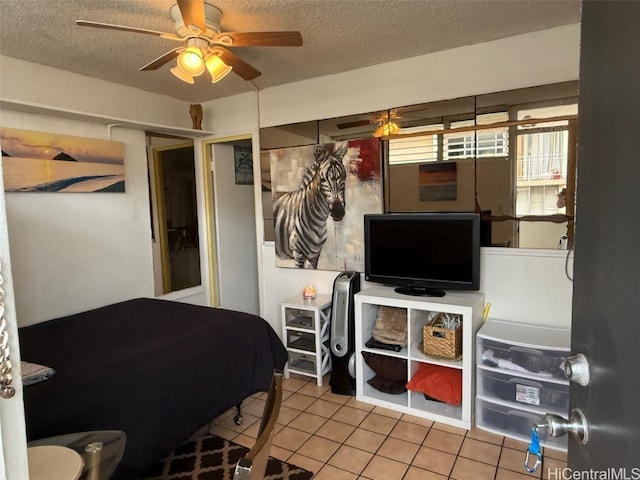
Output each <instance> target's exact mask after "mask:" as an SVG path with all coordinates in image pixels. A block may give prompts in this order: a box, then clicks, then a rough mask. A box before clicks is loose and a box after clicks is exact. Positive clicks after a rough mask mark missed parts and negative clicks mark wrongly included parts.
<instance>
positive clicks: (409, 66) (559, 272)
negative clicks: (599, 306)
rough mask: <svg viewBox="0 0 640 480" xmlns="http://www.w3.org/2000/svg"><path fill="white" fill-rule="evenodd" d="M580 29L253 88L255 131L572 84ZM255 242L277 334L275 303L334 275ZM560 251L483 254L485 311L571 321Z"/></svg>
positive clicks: (266, 311) (265, 307)
mask: <svg viewBox="0 0 640 480" xmlns="http://www.w3.org/2000/svg"><path fill="white" fill-rule="evenodd" d="M579 34H580V28H579V25H577V24H575V25H569V26H565V27H560V28H554V29H550V30H545V31H541V32H535V33H531V34H526V35H519V36H516V37H511V38H508V39H502V40H496V41H492V42H487V43H484V44H479V45H472V46H467V47H461V48H457V49H453V50H448V51H445V52H438V53H435V54H431V55H424V56H420V57H414V58H410V59H405V60H399V61H396V62H392V63H388V64H384V65H377V66H373V67H367V68H362V69H358V70H352V71H349V72H345V73H341V74H337V75H330V76H327V77H322V78H315V79H310V80H305V81H302V82H296V83H291V84H287V85H282V86H279V87H273V88H269V89H266V90H264V91H261V92H260V93H259V102H260V105H259V116H260V127H271V126H277V125H284V124H288V123H293V122H305V121H309V120H314V119H324V118H331V117H336V116H341V115H350V114H355V113H362V112H369V111H374V110H379V109H383V108H390V107H399V106H404V105H412V104H416V103H422V102H429V101H436V100H443V99H450V98H457V97H461V96H466V95H474V94H482V93H489V92H496V91H501V90H510V89H515V88H522V87H527V86H535V85H544V84H549V83H555V82H561V81H568V80H576V79H577V78H578V66H579V55H580V45H579V36H580V35H579ZM260 201H261V199H260ZM257 211H258V212H260V211H261V209H258V210H257ZM259 248H260V251H261V255H260V256H261V257H262V265H261V267H262V273H261V282H260V285H261V289H262V291H261V299H262V303H261V314H262V315H263V316H264V317H265V318H266V319H267V320H268V321H269V322H270V323H271V324H272V325H273V326H274V328H275V329H276V331H280V323H279V322H280V318H279V317H280V313H279V303H280V302H281V301H283V300H285V299H287V298H288V297H290V296H293V295H297V294H299V293H300V289H301V288H302V286H303V285H304V284H306V283H314V284H316V286H317V287H318V290H319V291H320V292H322V293H331V290H332V285H333V279H334V278H335V276H336V275H337V274H338V272H319V271H299V270H290V269H283V268H276V267H275V251H274V247H273V243H272V242H266V243H264V242H263V244H262V245H260V247H259ZM565 253H566V252H537V251H530V250H527V251H525V250H517V249H510V250H509V249H508V250H505V251H502V250H500V249H495V250H492V251H491V252H487V251H486V250H485V251H483V256H482V265H483V266H482V286H481V288H482V290H483V291H484V293H485V295H486V299H487V302H490V303H491V304H492V307H491V316H492V317H495V318H504V319H508V320H514V321H521V322H528V323H540V324H547V325H562V326H569V325H570V322H571V282H570V281H569V280H568V279H567V278H566V276H565V275H564V254H565Z"/></svg>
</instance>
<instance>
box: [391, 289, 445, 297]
mask: <svg viewBox="0 0 640 480" xmlns="http://www.w3.org/2000/svg"><path fill="white" fill-rule="evenodd" d="M393 290H394V291H395V292H396V293H400V294H402V295H413V296H414V297H444V296H445V295H446V294H445V291H444V290H441V289H440V288H426V287H396V288H394V289H393Z"/></svg>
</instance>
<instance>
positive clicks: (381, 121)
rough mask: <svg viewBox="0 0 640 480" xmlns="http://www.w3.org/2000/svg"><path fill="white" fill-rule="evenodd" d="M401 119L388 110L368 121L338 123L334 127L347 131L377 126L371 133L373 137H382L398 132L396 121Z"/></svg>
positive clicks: (395, 113)
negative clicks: (366, 126) (370, 125)
mask: <svg viewBox="0 0 640 480" xmlns="http://www.w3.org/2000/svg"><path fill="white" fill-rule="evenodd" d="M401 118H402V117H401V116H400V115H398V113H397V111H396V110H395V109H392V110H389V111H387V112H383V113H381V114H380V115H377V116H376V117H374V118H371V119H370V120H355V121H353V122H344V123H338V124H337V125H336V127H338V128H339V129H341V130H342V129H348V128H355V127H362V126H365V125H369V124H372V125H378V128H376V130H375V131H374V132H373V136H374V137H382V136H388V135H390V134H391V135H393V134H396V133H399V132H400V127H399V126H398V124H397V123H396V121H397V120H400V119H401Z"/></svg>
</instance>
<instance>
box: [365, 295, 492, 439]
mask: <svg viewBox="0 0 640 480" xmlns="http://www.w3.org/2000/svg"><path fill="white" fill-rule="evenodd" d="M379 306H388V307H398V308H403V309H406V311H407V333H408V345H407V347H406V348H403V349H402V350H400V351H399V352H395V351H390V350H382V349H374V348H367V347H366V346H365V343H366V342H367V341H368V340H369V338H371V332H372V329H373V326H374V324H375V321H376V318H377V313H378V307H379ZM483 310H484V294H483V293H481V292H447V294H446V295H445V296H444V297H441V298H437V297H417V296H409V295H402V294H398V293H396V292H395V291H394V289H393V288H391V287H382V286H381V287H372V288H368V289H366V290H363V291H361V292H359V293H357V294H356V295H355V331H356V334H355V337H356V338H355V340H356V399H357V400H359V401H362V402H367V403H370V404H373V405H377V406H381V407H384V408H388V409H392V410H396V411H400V412H403V413H408V414H411V415H415V416H418V417H423V418H427V419H430V420H433V421H437V422H441V423H446V424H449V425H453V426H456V427H461V428H466V429H470V428H471V426H472V425H473V421H474V403H475V343H476V342H475V335H476V332H477V331H478V329H479V328H480V326H481V323H482V313H483ZM438 312H443V313H451V314H458V315H461V317H462V357H461V359H459V360H456V361H449V360H446V359H441V358H435V357H430V356H428V355H425V354H424V353H423V350H422V344H423V338H422V337H423V327H424V325H425V324H426V323H427V322H428V321H429V319H430V318H431V316H432V315H433V314H434V313H438ZM362 352H371V353H375V354H377V355H386V356H390V357H396V358H402V359H406V360H407V378H408V379H411V377H412V376H413V375H414V374H415V373H416V372H417V371H418V367H419V366H420V364H422V363H429V364H435V365H442V366H445V367H449V368H456V369H460V370H461V371H462V402H461V404H460V405H458V406H454V405H450V404H447V403H442V402H437V401H431V400H427V399H426V398H425V396H424V395H423V394H422V393H419V392H411V391H407V392H405V393H401V394H388V393H383V392H381V391H379V390H376V389H375V388H373V387H372V386H370V385H369V384H368V383H367V380H369V379H370V378H372V377H373V376H374V375H375V374H374V372H373V371H372V370H371V369H370V368H369V366H368V365H367V364H366V363H365V362H364V359H363V356H362Z"/></svg>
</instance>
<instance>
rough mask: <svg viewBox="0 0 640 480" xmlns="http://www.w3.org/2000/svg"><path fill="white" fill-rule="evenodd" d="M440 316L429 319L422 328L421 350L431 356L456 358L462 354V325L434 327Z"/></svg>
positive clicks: (448, 358)
mask: <svg viewBox="0 0 640 480" xmlns="http://www.w3.org/2000/svg"><path fill="white" fill-rule="evenodd" d="M438 323H440V316H439V315H436V317H435V318H434V319H433V320H431V322H430V323H429V324H426V325H425V326H424V327H423V330H422V351H423V352H424V353H425V354H426V355H430V356H432V357H439V358H445V359H447V360H456V359H458V358H459V357H460V356H461V355H462V325H460V326H459V327H458V328H456V329H455V330H453V329H449V328H443V327H435V326H433V325H437V324H438Z"/></svg>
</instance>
